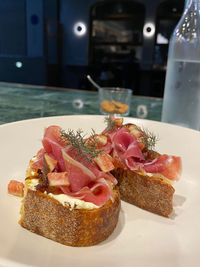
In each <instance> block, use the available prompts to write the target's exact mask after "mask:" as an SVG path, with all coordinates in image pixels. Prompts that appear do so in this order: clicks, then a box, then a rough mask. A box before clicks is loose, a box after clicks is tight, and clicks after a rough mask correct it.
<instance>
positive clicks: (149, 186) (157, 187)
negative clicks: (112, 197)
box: [113, 168, 175, 217]
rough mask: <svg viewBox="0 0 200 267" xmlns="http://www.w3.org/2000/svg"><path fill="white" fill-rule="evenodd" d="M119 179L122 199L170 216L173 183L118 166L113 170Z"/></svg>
mask: <svg viewBox="0 0 200 267" xmlns="http://www.w3.org/2000/svg"><path fill="white" fill-rule="evenodd" d="M113 174H114V176H115V177H116V179H117V180H118V186H119V191H120V196H121V199H122V200H124V201H126V202H128V203H131V204H133V205H136V206H138V207H140V208H142V209H145V210H148V211H150V212H153V213H156V214H159V215H162V216H165V217H169V215H170V214H171V212H172V211H173V194H174V192H175V190H174V188H173V187H172V185H171V184H170V183H168V182H166V181H164V180H163V179H161V178H157V177H153V176H151V177H149V176H148V175H145V174H139V173H137V172H134V171H131V170H128V169H123V168H117V169H115V170H114V171H113Z"/></svg>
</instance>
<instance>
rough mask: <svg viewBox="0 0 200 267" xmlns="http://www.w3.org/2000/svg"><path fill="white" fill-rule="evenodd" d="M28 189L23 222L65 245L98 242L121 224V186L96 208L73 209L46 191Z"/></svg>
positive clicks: (23, 206)
mask: <svg viewBox="0 0 200 267" xmlns="http://www.w3.org/2000/svg"><path fill="white" fill-rule="evenodd" d="M25 191H26V192H25V197H24V200H23V204H22V208H21V219H20V221H19V223H20V225H21V226H22V227H24V228H26V229H28V230H30V231H31V232H34V233H36V234H39V235H42V236H44V237H46V238H49V239H52V240H54V241H56V242H59V243H61V244H64V245H69V246H74V247H77V246H80V247H81V246H92V245H95V244H98V243H99V242H101V241H103V240H105V239H106V238H107V237H108V236H109V235H110V234H111V233H112V232H113V230H114V229H115V227H116V225H117V222H118V217H119V211H120V196H119V191H118V188H115V189H113V192H112V196H113V200H108V201H107V202H106V204H104V205H103V206H102V207H100V208H94V209H76V208H73V209H72V208H71V207H70V206H69V205H63V204H62V203H60V202H59V201H58V200H56V199H55V198H53V197H51V196H50V195H48V194H46V193H42V192H40V191H38V190H33V189H31V188H27V189H26V190H25Z"/></svg>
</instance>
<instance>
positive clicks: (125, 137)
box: [113, 128, 144, 161]
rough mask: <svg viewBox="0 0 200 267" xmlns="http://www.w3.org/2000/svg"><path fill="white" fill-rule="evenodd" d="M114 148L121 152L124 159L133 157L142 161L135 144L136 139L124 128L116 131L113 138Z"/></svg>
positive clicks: (139, 151)
mask: <svg viewBox="0 0 200 267" xmlns="http://www.w3.org/2000/svg"><path fill="white" fill-rule="evenodd" d="M113 142H114V148H115V149H116V150H118V151H120V152H123V154H124V158H125V159H127V158H129V157H133V158H135V159H137V160H141V161H144V156H143V154H142V151H141V150H140V147H139V145H138V142H137V138H136V137H135V136H134V135H132V134H131V133H130V132H129V131H128V130H127V129H126V128H121V129H119V130H118V131H117V133H116V134H115V136H114V138H113Z"/></svg>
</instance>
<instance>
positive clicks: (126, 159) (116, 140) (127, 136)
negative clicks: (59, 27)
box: [109, 127, 182, 180]
mask: <svg viewBox="0 0 200 267" xmlns="http://www.w3.org/2000/svg"><path fill="white" fill-rule="evenodd" d="M109 135H110V136H112V142H113V152H112V156H113V158H114V163H115V166H116V167H122V168H129V169H130V170H132V171H140V172H144V173H152V174H158V173H159V174H161V175H163V176H165V177H166V178H168V179H170V180H178V179H179V177H180V175H181V170H182V165H181V158H180V157H176V156H170V155H166V154H164V155H161V156H159V157H157V158H156V159H153V160H148V161H147V160H146V159H145V157H144V155H143V153H142V150H141V148H140V146H139V143H138V140H137V138H136V136H135V135H133V134H131V133H130V132H129V130H128V129H127V128H126V127H120V128H118V129H115V130H114V131H113V132H112V133H110V134H109Z"/></svg>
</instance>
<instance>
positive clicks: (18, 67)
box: [0, 0, 184, 97]
mask: <svg viewBox="0 0 200 267" xmlns="http://www.w3.org/2000/svg"><path fill="white" fill-rule="evenodd" d="M183 8H184V0H154V1H150V0H138V1H135V0H123V1H122V0H121V1H118V0H115V1H114V0H106V1H100V0H6V1H2V0H0V36H1V37H0V81H5V82H15V83H25V84H34V85H45V86H56V87H65V88H76V89H85V90H95V89H94V88H93V87H92V86H91V85H90V84H89V82H88V81H87V79H86V75H87V74H90V75H91V77H92V78H93V79H94V80H95V81H97V82H98V83H99V84H100V85H102V86H121V87H128V88H131V89H133V90H134V94H135V95H145V96H156V97H163V91H164V81H165V73H166V63H167V53H168V44H169V38H170V35H171V33H172V31H173V29H174V27H175V26H176V24H177V22H178V20H179V19H180V17H181V14H182V11H183Z"/></svg>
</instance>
